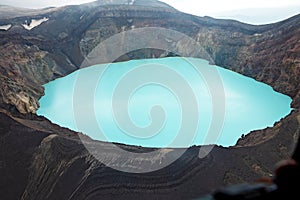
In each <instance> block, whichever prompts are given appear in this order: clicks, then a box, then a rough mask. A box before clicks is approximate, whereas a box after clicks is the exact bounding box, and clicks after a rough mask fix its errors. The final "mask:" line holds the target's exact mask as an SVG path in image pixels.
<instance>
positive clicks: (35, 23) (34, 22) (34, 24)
mask: <svg viewBox="0 0 300 200" xmlns="http://www.w3.org/2000/svg"><path fill="white" fill-rule="evenodd" d="M48 20H49V18H46V17H44V18H42V19H33V20H31V23H30V24H29V25H28V24H27V20H26V21H25V24H22V26H23V27H24V28H25V29H27V30H31V29H33V28H35V27H37V26H39V25H41V24H42V23H43V22H46V21H48Z"/></svg>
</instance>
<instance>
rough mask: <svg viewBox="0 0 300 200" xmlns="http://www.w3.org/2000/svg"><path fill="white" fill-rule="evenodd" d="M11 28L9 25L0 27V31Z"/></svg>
mask: <svg viewBox="0 0 300 200" xmlns="http://www.w3.org/2000/svg"><path fill="white" fill-rule="evenodd" d="M11 26H12V25H11V24H7V25H1V26H0V30H4V31H7V30H8V29H10V27H11Z"/></svg>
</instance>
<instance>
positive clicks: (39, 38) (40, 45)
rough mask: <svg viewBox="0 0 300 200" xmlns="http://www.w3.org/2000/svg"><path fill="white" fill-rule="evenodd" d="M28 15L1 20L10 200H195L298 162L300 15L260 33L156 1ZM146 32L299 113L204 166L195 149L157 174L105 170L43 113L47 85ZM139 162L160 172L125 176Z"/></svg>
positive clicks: (1, 127)
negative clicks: (166, 37) (192, 43)
mask: <svg viewBox="0 0 300 200" xmlns="http://www.w3.org/2000/svg"><path fill="white" fill-rule="evenodd" d="M109 2H113V4H111V3H109ZM131 2H133V3H131ZM131 4H132V5H131ZM10 12H11V11H10ZM26 13H30V14H26ZM26 13H25V12H24V14H21V15H20V13H19V14H18V13H12V12H11V13H10V14H9V15H8V14H7V16H8V17H2V18H1V19H0V24H12V25H13V27H12V28H11V29H10V30H8V31H1V32H0V44H1V46H0V72H1V73H0V92H1V93H0V97H1V98H0V104H1V107H2V108H3V110H1V112H0V142H1V145H0V147H1V151H0V175H1V179H0V186H1V187H0V197H1V199H20V198H21V197H22V199H24V200H25V199H98V198H99V199H136V198H138V199H141V198H143V199H166V198H170V199H187V198H194V197H198V196H199V195H203V194H206V193H209V192H211V191H212V190H213V189H215V188H217V187H220V186H223V185H227V184H232V183H241V182H253V181H255V180H256V179H257V178H259V177H262V176H266V177H272V175H273V169H274V168H273V167H274V164H275V163H276V162H278V161H279V160H281V159H285V158H288V157H289V156H290V155H291V152H292V151H293V149H294V146H295V143H296V141H297V137H298V136H299V127H300V125H299V124H300V114H299V108H300V107H299V106H300V79H299V77H300V60H299V55H300V43H299V35H300V34H299V33H300V15H297V16H295V17H293V18H290V19H288V20H286V21H283V22H280V23H276V24H271V25H264V26H252V25H247V24H243V23H239V22H236V21H231V20H216V19H213V18H209V17H204V18H201V17H196V16H191V15H187V14H183V13H180V12H178V11H177V10H175V9H173V8H171V7H169V6H167V5H166V4H164V3H160V2H157V1H154V0H152V1H145V0H137V1H97V2H93V3H90V4H84V5H80V6H66V7H62V8H55V9H54V8H53V9H46V11H45V10H43V11H35V12H34V13H33V12H31V11H30V12H29V11H28V12H26ZM12 16H13V17H12ZM44 17H46V18H49V20H48V21H47V22H44V23H43V24H41V25H40V26H38V27H36V28H34V29H32V30H30V31H28V30H26V29H24V28H23V27H22V26H21V24H23V23H24V22H25V20H31V19H41V18H44ZM142 27H162V28H167V29H171V30H175V31H179V32H181V33H184V34H186V35H188V36H190V37H191V38H193V39H194V40H196V41H198V42H199V44H201V45H202V46H203V48H204V49H205V50H206V51H207V52H208V54H209V55H210V57H211V58H212V61H213V62H214V63H215V64H217V65H220V66H222V67H225V68H228V69H231V70H233V71H236V72H239V73H241V74H244V75H247V76H250V77H253V78H255V79H256V80H259V81H262V82H265V83H267V84H269V85H271V86H272V87H273V88H274V89H276V90H277V91H279V92H281V93H285V94H287V95H289V96H290V97H291V98H293V107H294V108H295V110H294V111H293V113H291V114H290V115H289V116H287V117H285V118H284V119H282V120H281V121H280V122H278V123H276V124H275V125H274V127H272V128H267V129H265V130H260V131H255V132H252V133H250V134H248V135H246V137H244V138H241V139H240V140H239V141H238V142H237V145H236V146H234V147H230V148H222V147H218V146H216V147H214V149H213V151H212V152H211V153H210V154H209V155H208V156H207V157H205V158H203V159H200V158H199V157H198V154H199V149H200V148H201V147H192V148H190V149H189V150H188V151H187V152H186V153H185V154H184V155H183V156H181V157H180V159H178V160H177V161H176V162H174V163H173V164H172V165H170V166H168V167H166V168H164V169H162V170H159V171H155V172H152V173H147V174H130V173H124V172H119V171H116V170H113V169H111V168H109V167H106V166H105V165H103V164H102V163H100V162H99V161H97V160H96V159H95V158H94V157H93V156H91V155H90V154H89V153H88V152H87V150H86V149H85V148H84V146H83V145H82V144H81V141H80V140H79V137H78V134H79V133H74V132H72V131H70V130H68V129H64V128H61V127H59V126H57V125H54V124H52V123H51V122H49V121H48V120H46V119H45V118H40V117H37V116H36V115H35V114H34V113H35V112H36V110H37V108H38V99H39V98H40V97H41V96H42V95H43V93H44V91H43V87H42V85H43V84H45V83H47V82H49V81H51V80H54V79H56V78H58V77H62V76H65V75H67V74H69V73H71V72H73V71H75V70H77V69H78V68H79V67H80V65H81V63H82V61H83V59H84V58H85V56H86V55H88V54H89V53H90V52H91V51H92V50H93V48H94V47H95V46H97V45H98V44H99V43H101V42H102V41H104V40H105V39H107V38H109V37H111V36H113V35H114V34H116V33H121V32H123V31H126V30H132V29H137V28H142ZM122 42H124V41H122ZM122 42H121V43H120V48H122V44H123V43H122ZM172 45H173V46H176V48H177V49H180V53H182V54H183V55H184V54H189V52H184V51H185V50H186V49H187V48H186V45H187V44H183V43H180V42H178V43H176V42H173V44H172ZM103 50H105V49H103ZM172 55H176V53H175V52H167V51H165V50H159V49H141V50H138V51H134V52H129V53H128V54H126V55H123V56H121V57H120V58H119V60H129V59H140V58H152V57H165V56H172ZM116 61H118V60H116ZM99 144H100V145H102V146H103V147H105V148H104V149H105V150H103V151H102V152H101V153H102V154H101V155H102V157H103V158H104V159H107V160H111V161H112V162H118V160H117V161H114V160H115V159H114V158H117V157H118V156H119V155H118V153H117V152H114V151H112V150H111V148H110V145H111V144H109V143H99ZM123 148H125V149H130V150H131V151H137V152H139V151H149V149H144V148H140V147H130V146H123ZM160 151H161V152H162V155H161V157H159V158H157V157H155V158H151V159H150V160H151V161H152V162H154V163H155V162H156V163H157V162H159V161H161V160H164V158H168V156H172V154H176V153H177V151H179V150H178V149H161V150H160ZM131 162H141V165H140V167H144V168H151V167H153V166H152V165H151V164H149V163H151V162H149V159H148V160H147V159H139V158H130V159H128V160H126V162H125V163H127V164H125V165H124V168H131V167H132V166H131V165H130V164H128V163H131ZM116 164H119V163H116Z"/></svg>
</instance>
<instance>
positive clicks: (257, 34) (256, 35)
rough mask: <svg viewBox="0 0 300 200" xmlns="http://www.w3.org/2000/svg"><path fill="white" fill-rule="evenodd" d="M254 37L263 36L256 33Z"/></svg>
mask: <svg viewBox="0 0 300 200" xmlns="http://www.w3.org/2000/svg"><path fill="white" fill-rule="evenodd" d="M254 36H255V37H259V36H262V34H259V33H255V34H254Z"/></svg>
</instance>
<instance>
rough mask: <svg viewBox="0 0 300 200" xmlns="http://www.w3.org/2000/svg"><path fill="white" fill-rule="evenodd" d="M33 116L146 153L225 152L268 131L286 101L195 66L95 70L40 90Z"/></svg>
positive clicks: (196, 62)
mask: <svg viewBox="0 0 300 200" xmlns="http://www.w3.org/2000/svg"><path fill="white" fill-rule="evenodd" d="M44 87H45V95H44V96H43V97H42V98H41V99H40V101H39V102H40V108H39V110H38V111H37V114H38V115H42V116H45V117H46V118H48V119H49V120H51V121H52V122H53V123H56V124H58V125H60V126H63V127H67V128H70V129H72V130H75V131H79V132H82V133H84V134H87V135H89V136H90V137H91V138H93V139H97V140H100V141H109V142H118V143H124V144H132V145H138V146H145V147H188V146H192V145H203V144H218V145H222V146H232V145H234V144H235V143H236V141H237V140H238V138H240V137H241V135H242V134H247V133H249V132H250V131H253V130H258V129H263V128H266V127H271V126H273V125H274V123H275V122H277V121H279V120H280V119H281V118H282V117H285V116H286V115H288V114H289V113H290V112H291V107H290V104H291V102H292V99H291V98H290V97H288V96H286V95H283V94H280V93H277V92H275V91H274V90H273V89H272V88H271V87H270V86H268V85H266V84H263V83H260V82H257V81H255V80H254V79H251V78H248V77H246V76H243V75H240V74H238V73H235V72H232V71H230V70H226V69H223V68H221V67H218V66H213V65H209V63H208V62H207V61H205V60H202V59H195V58H181V57H175V58H161V59H145V60H132V61H128V62H121V63H113V64H107V65H105V64H102V65H96V66H91V67H88V68H84V69H81V70H78V71H76V72H74V73H72V74H70V75H68V76H66V77H63V78H59V79H57V80H54V81H52V82H50V83H47V84H45V85H44Z"/></svg>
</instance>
